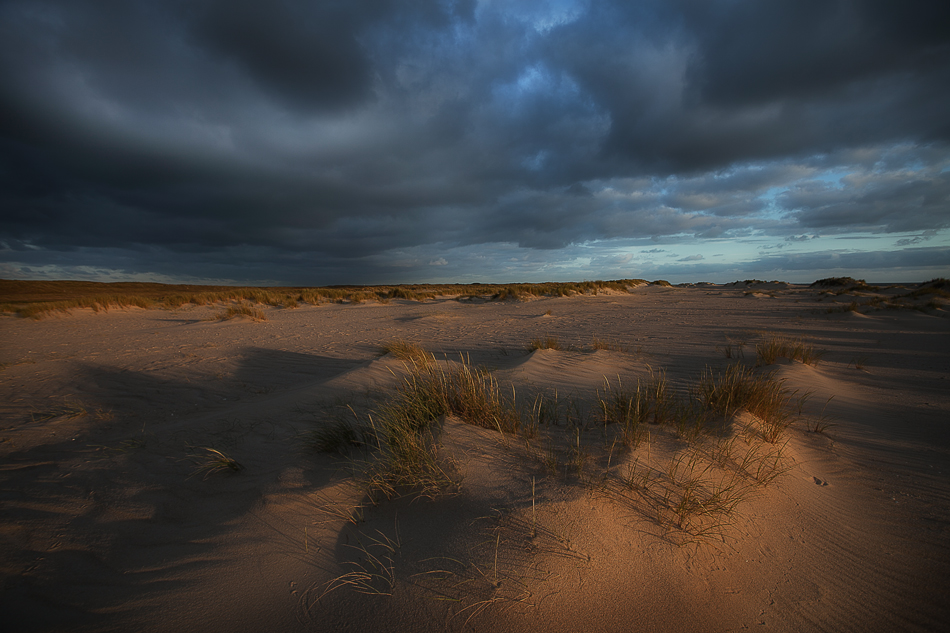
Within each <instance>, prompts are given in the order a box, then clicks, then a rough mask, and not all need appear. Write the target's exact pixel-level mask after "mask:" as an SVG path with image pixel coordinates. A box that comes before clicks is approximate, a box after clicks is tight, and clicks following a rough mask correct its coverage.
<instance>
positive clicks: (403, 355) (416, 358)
mask: <svg viewBox="0 0 950 633" xmlns="http://www.w3.org/2000/svg"><path fill="white" fill-rule="evenodd" d="M381 351H382V352H383V354H389V355H391V356H393V357H395V358H398V359H400V360H403V361H406V362H408V363H412V364H413V365H418V366H421V367H427V366H428V365H429V364H430V363H432V362H433V361H435V356H433V355H432V353H431V352H427V351H426V350H424V349H422V348H421V347H419V346H418V345H416V344H415V343H410V342H409V341H404V340H402V339H394V340H392V341H387V342H386V343H384V344H383V345H382V348H381Z"/></svg>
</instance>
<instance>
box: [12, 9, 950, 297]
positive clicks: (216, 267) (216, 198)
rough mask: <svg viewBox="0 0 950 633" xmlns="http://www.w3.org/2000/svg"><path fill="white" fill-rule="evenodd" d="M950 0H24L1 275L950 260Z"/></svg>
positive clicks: (250, 279)
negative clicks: (400, 0)
mask: <svg viewBox="0 0 950 633" xmlns="http://www.w3.org/2000/svg"><path fill="white" fill-rule="evenodd" d="M947 24H950V4H948V3H946V2H936V1H933V0H924V1H918V0H904V1H902V2H893V1H892V0H748V1H744V0H646V1H639V0H617V1H610V0H602V1H598V0H587V1H585V0H431V1H426V0H418V1H414V2H394V1H392V2H391V1H387V0H326V1H314V0H270V1H268V2H263V1H260V2H257V1H253V2H252V1H250V0H200V1H199V0H94V1H93V0H90V1H84V0H2V1H0V277H3V278H19V279H28V278H35V279H40V278H69V279H90V280H98V281H119V280H143V281H164V282H230V283H254V284H295V285H323V284H346V283H400V282H402V283H411V282H425V281H431V282H451V281H457V282H471V281H498V282H505V281H544V280H554V281H559V280H583V279H616V278H624V277H644V278H648V279H657V278H665V279H669V280H670V281H674V282H680V281H717V282H728V281H734V280H736V279H746V278H750V277H757V278H767V279H784V280H788V281H809V282H810V281H813V280H815V279H818V278H821V277H826V276H832V275H852V276H855V277H862V278H866V279H868V280H869V281H901V280H905V281H921V280H926V279H930V278H931V277H935V276H944V277H946V276H950V37H948V32H947V30H946V25H947Z"/></svg>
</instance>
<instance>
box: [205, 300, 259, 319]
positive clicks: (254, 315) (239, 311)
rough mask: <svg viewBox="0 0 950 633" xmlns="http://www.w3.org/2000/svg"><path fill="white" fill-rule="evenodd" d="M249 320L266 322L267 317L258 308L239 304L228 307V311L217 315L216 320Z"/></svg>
mask: <svg viewBox="0 0 950 633" xmlns="http://www.w3.org/2000/svg"><path fill="white" fill-rule="evenodd" d="M245 317H246V318H249V319H253V320H254V321H266V320H267V315H266V314H264V311H263V310H261V309H260V308H255V307H254V306H252V305H250V304H247V303H240V304H238V305H236V306H228V309H227V310H225V311H224V312H222V313H220V314H218V315H217V317H216V318H217V319H218V320H220V321H229V320H231V319H235V318H245Z"/></svg>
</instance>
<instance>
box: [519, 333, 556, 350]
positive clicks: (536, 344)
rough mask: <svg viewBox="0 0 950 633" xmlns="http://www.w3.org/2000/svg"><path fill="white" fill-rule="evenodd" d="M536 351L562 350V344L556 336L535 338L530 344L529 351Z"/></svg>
mask: <svg viewBox="0 0 950 633" xmlns="http://www.w3.org/2000/svg"><path fill="white" fill-rule="evenodd" d="M536 349H553V350H560V349H561V343H560V341H558V340H557V337H556V336H546V337H544V338H533V339H531V341H529V342H528V345H527V350H528V351H529V352H533V351H534V350H536Z"/></svg>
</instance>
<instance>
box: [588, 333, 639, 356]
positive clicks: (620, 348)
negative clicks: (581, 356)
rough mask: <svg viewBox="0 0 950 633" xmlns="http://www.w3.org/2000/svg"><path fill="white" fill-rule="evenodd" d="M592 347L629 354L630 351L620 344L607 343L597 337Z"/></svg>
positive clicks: (592, 342)
mask: <svg viewBox="0 0 950 633" xmlns="http://www.w3.org/2000/svg"><path fill="white" fill-rule="evenodd" d="M591 347H593V348H594V349H603V350H609V351H612V352H629V351H630V350H629V349H627V348H626V347H624V346H623V345H620V344H619V343H611V342H610V341H605V340H603V339H601V338H598V337H596V336H595V337H594V339H593V341H591Z"/></svg>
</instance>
